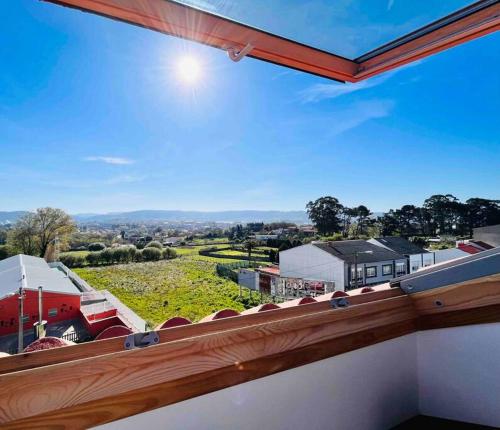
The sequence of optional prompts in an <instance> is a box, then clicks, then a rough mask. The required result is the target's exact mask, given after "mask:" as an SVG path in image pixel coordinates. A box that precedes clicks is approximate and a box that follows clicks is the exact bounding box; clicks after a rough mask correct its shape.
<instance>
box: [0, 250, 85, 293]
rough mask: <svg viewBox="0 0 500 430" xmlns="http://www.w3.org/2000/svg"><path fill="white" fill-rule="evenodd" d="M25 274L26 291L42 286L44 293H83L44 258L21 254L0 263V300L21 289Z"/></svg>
mask: <svg viewBox="0 0 500 430" xmlns="http://www.w3.org/2000/svg"><path fill="white" fill-rule="evenodd" d="M23 273H24V274H25V283H24V286H23V287H24V288H25V289H30V290H37V289H38V287H39V286H42V287H43V289H44V291H50V292H57V293H65V294H78V295H79V294H80V293H81V292H80V290H79V289H78V288H77V287H76V286H75V284H73V282H72V281H71V280H70V279H69V278H68V277H67V276H66V274H65V273H63V272H62V271H61V270H59V269H58V268H51V267H49V265H48V264H47V262H46V261H45V260H44V259H43V258H40V257H33V256H30V255H23V254H19V255H15V256H13V257H9V258H7V259H5V260H2V261H0V298H1V297H5V296H7V295H9V294H12V293H14V292H16V291H17V290H18V289H19V287H20V286H21V280H22V277H23Z"/></svg>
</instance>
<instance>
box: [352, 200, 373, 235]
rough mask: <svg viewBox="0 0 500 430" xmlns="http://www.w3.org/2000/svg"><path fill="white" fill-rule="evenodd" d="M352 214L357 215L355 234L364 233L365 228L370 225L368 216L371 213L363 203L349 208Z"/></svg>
mask: <svg viewBox="0 0 500 430" xmlns="http://www.w3.org/2000/svg"><path fill="white" fill-rule="evenodd" d="M351 211H352V212H353V213H354V215H355V216H356V217H357V223H356V236H359V235H363V234H366V230H367V228H368V226H369V225H370V216H371V215H372V213H371V212H370V209H368V208H367V207H366V206H364V205H360V206H358V207H357V208H354V209H351Z"/></svg>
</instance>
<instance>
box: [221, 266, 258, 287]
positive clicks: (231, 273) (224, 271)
mask: <svg viewBox="0 0 500 430" xmlns="http://www.w3.org/2000/svg"><path fill="white" fill-rule="evenodd" d="M260 266H261V265H260V264H257V263H256V262H255V261H238V262H234V263H217V266H215V272H216V273H217V275H219V276H222V277H223V278H228V279H231V281H234V282H236V283H238V273H236V272H235V270H236V269H249V268H256V267H260Z"/></svg>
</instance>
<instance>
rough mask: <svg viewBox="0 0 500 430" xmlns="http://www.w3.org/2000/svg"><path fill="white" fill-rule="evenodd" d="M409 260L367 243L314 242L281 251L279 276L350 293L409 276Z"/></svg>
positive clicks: (347, 241)
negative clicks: (324, 283)
mask: <svg viewBox="0 0 500 430" xmlns="http://www.w3.org/2000/svg"><path fill="white" fill-rule="evenodd" d="M407 267H408V259H407V258H406V257H405V256H404V255H401V254H398V253H397V252H394V251H392V250H390V249H387V248H384V247H381V246H377V245H374V244H372V243H369V242H367V241H365V240H344V241H338V242H312V243H310V244H307V245H302V246H298V247H295V248H292V249H287V250H285V251H281V252H280V274H281V277H284V278H302V279H308V280H315V281H326V282H333V283H334V284H335V290H341V291H344V290H349V289H351V288H356V287H361V286H365V285H375V284H380V283H383V282H387V281H389V280H391V279H392V278H395V277H397V276H402V275H405V274H407V273H408V270H407Z"/></svg>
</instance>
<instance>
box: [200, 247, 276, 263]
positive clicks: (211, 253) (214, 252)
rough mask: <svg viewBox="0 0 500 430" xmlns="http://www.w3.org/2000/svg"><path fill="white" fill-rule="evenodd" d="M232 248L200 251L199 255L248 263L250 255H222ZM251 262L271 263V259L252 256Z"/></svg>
mask: <svg viewBox="0 0 500 430" xmlns="http://www.w3.org/2000/svg"><path fill="white" fill-rule="evenodd" d="M230 249H231V248H218V249H214V248H211V249H210V248H209V249H200V250H199V251H198V254H200V255H203V256H205V257H213V258H227V259H228V260H240V261H241V260H245V261H248V260H249V258H248V255H227V254H222V253H221V251H228V250H230ZM251 261H258V262H262V263H269V262H270V259H269V257H268V256H266V257H258V256H256V255H252V257H251Z"/></svg>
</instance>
